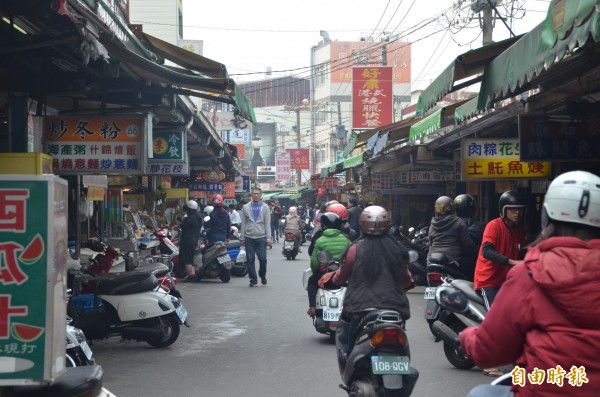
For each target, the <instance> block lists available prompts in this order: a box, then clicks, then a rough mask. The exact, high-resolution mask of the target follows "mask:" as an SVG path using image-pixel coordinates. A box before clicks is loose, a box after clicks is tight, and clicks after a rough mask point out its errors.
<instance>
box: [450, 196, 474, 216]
mask: <svg viewBox="0 0 600 397" xmlns="http://www.w3.org/2000/svg"><path fill="white" fill-rule="evenodd" d="M454 209H455V210H456V215H458V216H460V217H461V218H473V216H475V199H474V198H473V196H471V195H469V194H459V195H458V196H456V197H455V198H454Z"/></svg>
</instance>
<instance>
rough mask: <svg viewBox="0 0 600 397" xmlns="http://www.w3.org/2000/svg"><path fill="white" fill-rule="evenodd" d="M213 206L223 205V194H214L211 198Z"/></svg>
mask: <svg viewBox="0 0 600 397" xmlns="http://www.w3.org/2000/svg"><path fill="white" fill-rule="evenodd" d="M212 203H213V206H215V207H222V206H223V196H221V195H220V194H215V195H214V196H213V198H212Z"/></svg>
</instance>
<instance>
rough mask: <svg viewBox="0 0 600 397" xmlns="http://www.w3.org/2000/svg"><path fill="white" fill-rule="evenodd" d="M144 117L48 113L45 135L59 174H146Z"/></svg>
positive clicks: (45, 120) (47, 150)
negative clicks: (63, 115)
mask: <svg viewBox="0 0 600 397" xmlns="http://www.w3.org/2000/svg"><path fill="white" fill-rule="evenodd" d="M145 128H146V123H145V122H144V119H143V118H117V117H106V118H101V117H46V118H45V119H44V139H45V145H46V153H47V154H49V155H51V156H52V158H53V159H54V160H53V164H52V165H53V167H54V172H55V173H56V174H102V175H114V174H127V175H131V174H138V175H139V174H143V172H144V168H143V167H142V165H143V163H144V161H145V156H144V146H143V145H144V135H146V133H145Z"/></svg>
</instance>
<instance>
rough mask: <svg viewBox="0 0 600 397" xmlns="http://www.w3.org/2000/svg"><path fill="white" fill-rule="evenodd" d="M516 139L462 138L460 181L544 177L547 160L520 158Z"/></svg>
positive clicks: (546, 172)
mask: <svg viewBox="0 0 600 397" xmlns="http://www.w3.org/2000/svg"><path fill="white" fill-rule="evenodd" d="M520 153H521V151H520V145H519V140H518V139H500V138H498V139H463V140H462V142H461V154H462V178H463V180H496V179H531V178H548V177H549V176H550V163H549V162H544V161H530V162H525V161H521V160H520Z"/></svg>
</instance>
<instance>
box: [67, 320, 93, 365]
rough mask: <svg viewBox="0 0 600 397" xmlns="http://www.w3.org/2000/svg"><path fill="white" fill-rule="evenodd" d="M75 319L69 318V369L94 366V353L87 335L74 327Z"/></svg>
mask: <svg viewBox="0 0 600 397" xmlns="http://www.w3.org/2000/svg"><path fill="white" fill-rule="evenodd" d="M72 322H73V319H72V318H71V317H69V316H67V333H66V336H67V353H66V358H67V367H79V366H81V365H94V364H95V360H94V353H93V352H92V349H90V345H89V344H88V343H87V339H86V337H85V334H84V333H83V331H82V330H80V329H79V328H76V327H73V326H72V325H71V323H72Z"/></svg>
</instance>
